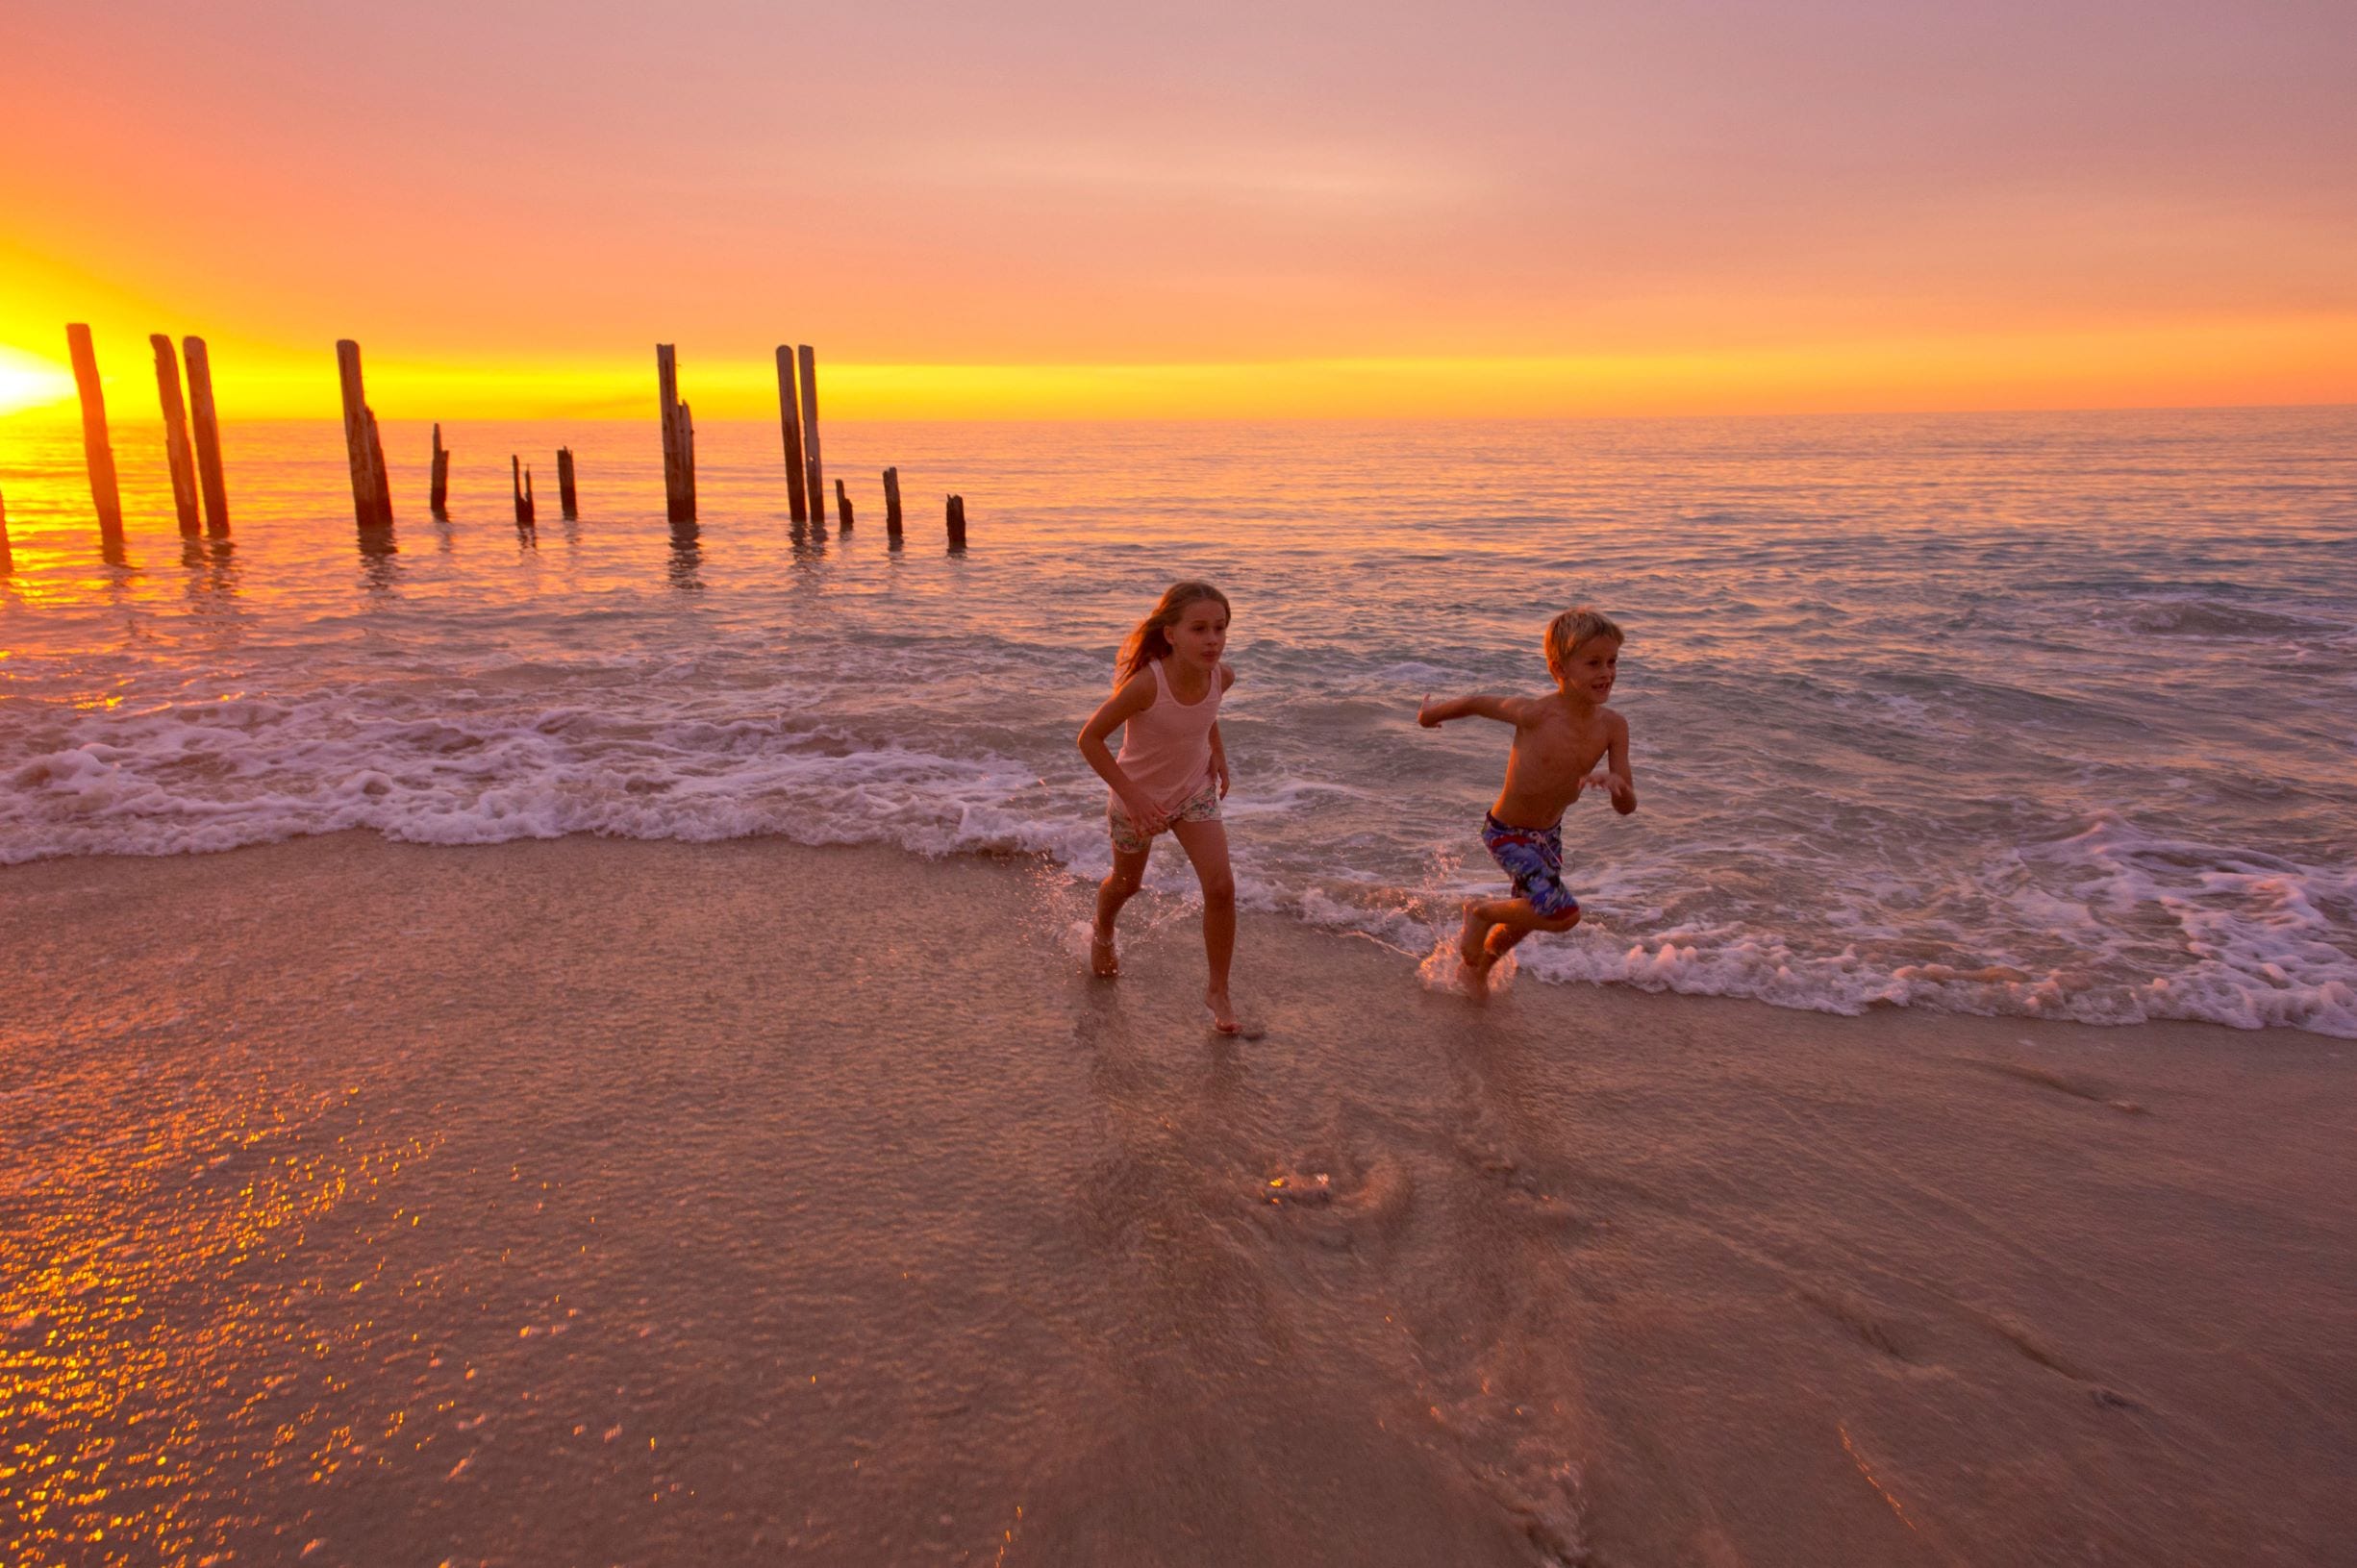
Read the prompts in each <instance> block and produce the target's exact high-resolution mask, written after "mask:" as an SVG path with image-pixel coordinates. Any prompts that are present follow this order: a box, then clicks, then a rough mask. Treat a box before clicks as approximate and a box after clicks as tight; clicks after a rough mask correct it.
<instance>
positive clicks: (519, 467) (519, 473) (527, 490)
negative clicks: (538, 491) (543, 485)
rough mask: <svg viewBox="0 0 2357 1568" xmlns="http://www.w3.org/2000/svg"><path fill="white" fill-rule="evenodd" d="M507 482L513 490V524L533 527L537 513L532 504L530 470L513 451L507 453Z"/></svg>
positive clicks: (520, 526) (518, 526)
mask: <svg viewBox="0 0 2357 1568" xmlns="http://www.w3.org/2000/svg"><path fill="white" fill-rule="evenodd" d="M508 483H509V484H510V485H512V486H513V487H514V491H515V526H516V527H517V528H531V527H533V526H534V525H535V522H536V519H537V517H538V513H537V512H536V511H535V510H534V508H533V505H532V470H531V469H529V468H527V467H525V466H524V460H523V459H521V458H519V457H516V456H515V455H514V453H510V454H509V455H508Z"/></svg>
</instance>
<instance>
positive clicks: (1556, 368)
mask: <svg viewBox="0 0 2357 1568" xmlns="http://www.w3.org/2000/svg"><path fill="white" fill-rule="evenodd" d="M57 336H58V337H59V339H60V344H59V347H60V349H61V350H62V349H63V331H62V329H61V330H60V331H59V332H58V334H57ZM208 341H209V343H210V345H211V348H212V357H213V377H214V387H215V390H216V393H217V395H218V399H219V403H220V407H221V413H222V418H223V420H224V421H225V422H234V421H236V420H238V419H271V418H335V417H338V416H339V413H340V405H339V394H338V389H337V381H336V366H335V358H334V348H333V345H332V344H322V345H320V347H319V349H318V350H317V351H316V352H315V353H312V354H309V355H305V354H301V353H297V352H292V351H289V350H288V349H287V348H285V347H284V346H281V345H278V344H271V343H239V342H237V341H235V340H233V339H223V338H219V337H213V338H209V340H208ZM97 346H98V353H99V364H100V370H101V374H102V379H103V381H104V384H105V386H106V391H107V403H108V412H109V415H110V417H111V418H113V419H116V420H125V421H137V420H141V419H152V418H154V417H155V416H156V388H155V380H154V372H153V368H152V361H151V360H150V357H149V350H148V345H147V342H146V338H145V335H144V334H140V333H136V332H134V331H132V330H130V329H128V328H124V327H120V326H116V327H113V328H112V329H102V330H100V331H99V332H98V334H97ZM366 348H367V345H366V343H365V342H363V349H364V352H365V350H366ZM680 360H681V390H682V393H683V394H684V395H685V396H686V397H687V398H688V399H689V400H690V402H691V403H692V404H693V405H694V407H695V410H696V412H697V415H698V416H699V417H701V418H706V419H715V418H717V419H752V418H773V417H775V415H776V412H777V380H776V370H775V366H774V363H773V361H771V359H770V358H769V357H768V355H767V354H765V353H764V354H761V355H760V356H759V357H758V358H734V359H732V358H723V357H721V356H719V355H718V354H712V353H706V354H699V353H697V352H696V351H695V350H694V349H693V347H692V346H690V345H682V347H681V351H680ZM366 369H367V377H368V396H369V403H370V405H371V406H372V407H373V408H374V409H375V410H376V411H377V413H378V415H379V416H380V417H383V418H389V419H464V418H510V419H539V418H573V419H585V418H586V419H596V418H614V419H635V418H639V417H640V416H642V415H646V416H651V413H650V411H651V410H652V408H653V406H654V401H655V372H654V353H653V345H652V344H649V345H648V346H647V349H646V351H645V352H644V354H643V355H642V356H629V357H624V356H618V355H617V356H612V357H604V358H597V359H589V358H584V359H581V360H578V361H555V362H540V363H529V362H525V363H515V362H507V363H498V362H490V361H451V360H434V359H426V358H403V357H399V356H394V355H370V356H369V357H368V359H367V361H366ZM73 398H74V385H73V377H72V374H71V371H70V369H69V368H68V367H67V365H66V364H65V362H64V357H63V353H62V352H61V353H59V354H58V355H57V357H56V358H54V359H53V358H49V357H47V356H45V355H43V354H41V353H40V352H38V351H37V350H34V349H32V348H31V347H29V346H23V340H22V338H19V339H18V341H17V342H15V343H12V342H9V341H7V340H5V339H0V418H5V417H6V416H8V415H11V414H19V413H38V414H40V415H43V416H69V415H70V414H71V413H72V412H73V409H74V404H73ZM819 401H820V406H821V409H822V411H824V414H825V416H826V417H827V418H829V419H844V420H853V421H859V420H878V419H940V420H978V419H1050V420H1053V419H1157V418H1169V419H1205V418H1222V417H1232V418H1243V419H1286V418H1352V419H1385V418H1402V417H1420V418H1442V419H1448V418H1546V417H1575V418H1594V417H1615V416H1632V417H1644V416H1683V415H1725V414H1779V413H1819V412H1917V411H1962V410H1999V409H2070V408H2168V407H2181V408H2201V407H2224V406H2253V405H2265V404H2279V405H2281V404H2332V403H2346V402H2357V316H2340V315H2332V316H2320V317H2285V318H2276V319H2264V320H2247V321H2219V322H2200V323H2174V322H2172V323H2168V324H2165V325H2159V326H2154V327H2150V328H2145V329H2109V330H2103V331H2088V332H2075V333H2073V332H2048V333H2024V334H2016V335H2005V336H1999V335H1986V334H1981V335H1971V336H1961V335H1958V336H1919V337H1904V338H1878V339H1868V340H1861V341H1845V342H1829V343H1803V344H1793V345H1788V346H1780V347H1768V348H1753V349H1728V350H1719V351H1703V350H1691V351H1674V352H1661V353H1611V354H1602V353H1599V354H1589V355H1546V356H1539V355H1533V356H1479V357H1474V356H1462V357H1453V356H1429V357H1427V356H1401V357H1383V358H1376V357H1367V358H1347V359H1345V358H1336V359H1302V360H1284V361H1266V362H1224V363H1219V362H1213V363H1162V364H883V363H832V362H830V361H828V360H827V359H826V356H825V353H824V350H823V348H822V349H821V352H820V357H819Z"/></svg>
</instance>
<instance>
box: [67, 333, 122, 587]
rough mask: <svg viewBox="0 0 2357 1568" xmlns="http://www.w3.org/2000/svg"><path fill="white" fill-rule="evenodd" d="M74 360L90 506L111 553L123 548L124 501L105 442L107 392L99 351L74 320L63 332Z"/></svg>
mask: <svg viewBox="0 0 2357 1568" xmlns="http://www.w3.org/2000/svg"><path fill="white" fill-rule="evenodd" d="M65 346H66V348H67V349H68V350H69V351H70V352H71V353H72V355H73V360H74V386H75V389H76V390H78V391H79V392H81V394H82V457H83V460H84V461H85V462H86V463H87V464H88V467H89V471H90V504H91V505H92V506H94V507H96V508H97V509H98V536H99V538H100V540H101V541H102V542H103V543H104V544H105V546H106V548H107V549H108V550H109V551H110V552H114V553H119V552H120V551H121V550H122V547H123V499H122V495H121V492H120V491H119V490H118V489H117V488H116V486H115V483H114V448H113V445H112V444H110V443H109V441H108V440H107V393H106V388H105V387H104V386H101V385H100V384H99V381H98V351H97V350H96V349H95V348H93V347H91V346H90V329H89V328H88V327H87V326H85V325H84V324H82V323H81V322H79V321H77V322H74V323H72V324H71V325H69V326H67V327H66V329H65Z"/></svg>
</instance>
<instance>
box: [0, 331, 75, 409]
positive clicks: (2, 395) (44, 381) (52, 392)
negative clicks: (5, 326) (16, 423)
mask: <svg viewBox="0 0 2357 1568" xmlns="http://www.w3.org/2000/svg"><path fill="white" fill-rule="evenodd" d="M73 395H74V378H73V372H71V371H69V370H67V369H66V368H65V367H64V366H63V365H62V364H54V363H52V362H51V361H47V360H43V359H40V358H38V357H37V356H35V355H31V354H27V353H25V352H24V351H23V350H21V349H13V348H9V347H6V346H4V345H0V415H6V414H12V413H18V412H21V411H24V410H26V409H38V408H39V407H41V406H42V405H43V404H47V403H58V402H62V401H63V400H64V399H66V398H69V397H71V396H73Z"/></svg>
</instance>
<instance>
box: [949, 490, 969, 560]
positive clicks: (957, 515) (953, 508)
mask: <svg viewBox="0 0 2357 1568" xmlns="http://www.w3.org/2000/svg"><path fill="white" fill-rule="evenodd" d="M949 548H951V549H952V550H963V549H965V497H964V496H962V495H953V496H951V497H950V498H949Z"/></svg>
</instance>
